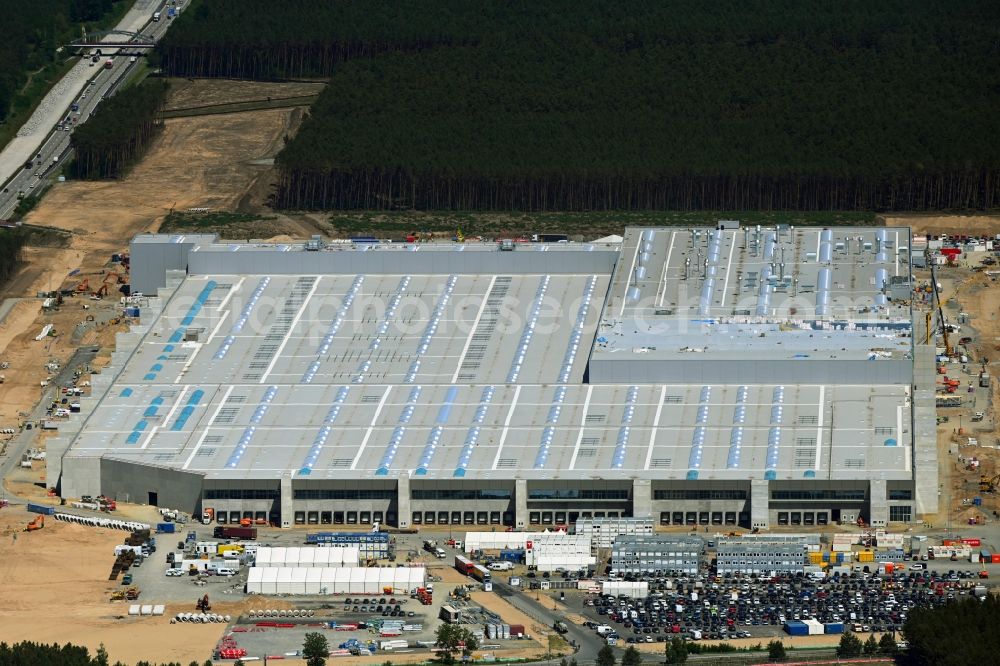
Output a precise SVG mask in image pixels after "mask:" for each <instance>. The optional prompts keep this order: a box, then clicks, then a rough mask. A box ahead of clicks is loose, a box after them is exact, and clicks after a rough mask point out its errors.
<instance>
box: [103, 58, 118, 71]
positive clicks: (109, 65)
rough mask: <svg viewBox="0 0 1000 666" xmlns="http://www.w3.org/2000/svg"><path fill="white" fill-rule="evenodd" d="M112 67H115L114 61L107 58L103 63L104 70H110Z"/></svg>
mask: <svg viewBox="0 0 1000 666" xmlns="http://www.w3.org/2000/svg"><path fill="white" fill-rule="evenodd" d="M114 66H115V61H114V60H112V59H111V58H108V59H107V60H105V61H104V69H111V68H112V67H114Z"/></svg>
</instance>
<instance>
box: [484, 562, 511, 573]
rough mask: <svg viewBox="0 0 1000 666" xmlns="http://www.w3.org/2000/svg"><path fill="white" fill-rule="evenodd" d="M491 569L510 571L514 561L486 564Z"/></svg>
mask: <svg viewBox="0 0 1000 666" xmlns="http://www.w3.org/2000/svg"><path fill="white" fill-rule="evenodd" d="M486 568H487V569H489V570H490V571H510V570H511V569H513V568H514V563H513V562H490V563H489V564H487V565H486Z"/></svg>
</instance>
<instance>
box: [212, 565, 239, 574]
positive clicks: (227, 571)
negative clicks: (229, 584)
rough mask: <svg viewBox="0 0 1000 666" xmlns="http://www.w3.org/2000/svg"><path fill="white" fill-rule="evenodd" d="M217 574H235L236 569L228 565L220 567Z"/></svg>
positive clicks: (216, 571)
mask: <svg viewBox="0 0 1000 666" xmlns="http://www.w3.org/2000/svg"><path fill="white" fill-rule="evenodd" d="M215 575H216V576H235V575H236V569H230V568H228V567H219V568H218V569H216V570H215Z"/></svg>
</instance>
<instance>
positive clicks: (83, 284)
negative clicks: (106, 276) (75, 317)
mask: <svg viewBox="0 0 1000 666" xmlns="http://www.w3.org/2000/svg"><path fill="white" fill-rule="evenodd" d="M89 287H90V278H83V280H82V281H81V282H80V284H78V285H76V290H77V291H78V292H80V293H83V292H85V291H87V289H88V288H89Z"/></svg>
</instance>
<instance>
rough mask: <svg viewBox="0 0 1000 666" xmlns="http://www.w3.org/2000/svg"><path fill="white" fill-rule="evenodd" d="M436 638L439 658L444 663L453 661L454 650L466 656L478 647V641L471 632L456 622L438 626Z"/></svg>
mask: <svg viewBox="0 0 1000 666" xmlns="http://www.w3.org/2000/svg"><path fill="white" fill-rule="evenodd" d="M436 638H437V640H436V641H435V645H436V646H437V647H438V648H439V649H440V652H439V655H440V660H441V662H442V663H445V664H452V663H454V662H455V653H456V652H459V653H461V654H462V655H463V656H468V655H470V654H472V652H473V650H476V649H478V648H479V641H478V639H476V637H475V636H474V635H473V634H472V632H471V631H469V630H468V629H467V628H465V627H463V626H461V625H458V624H442V625H441V626H440V627H438V630H437V636H436Z"/></svg>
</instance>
